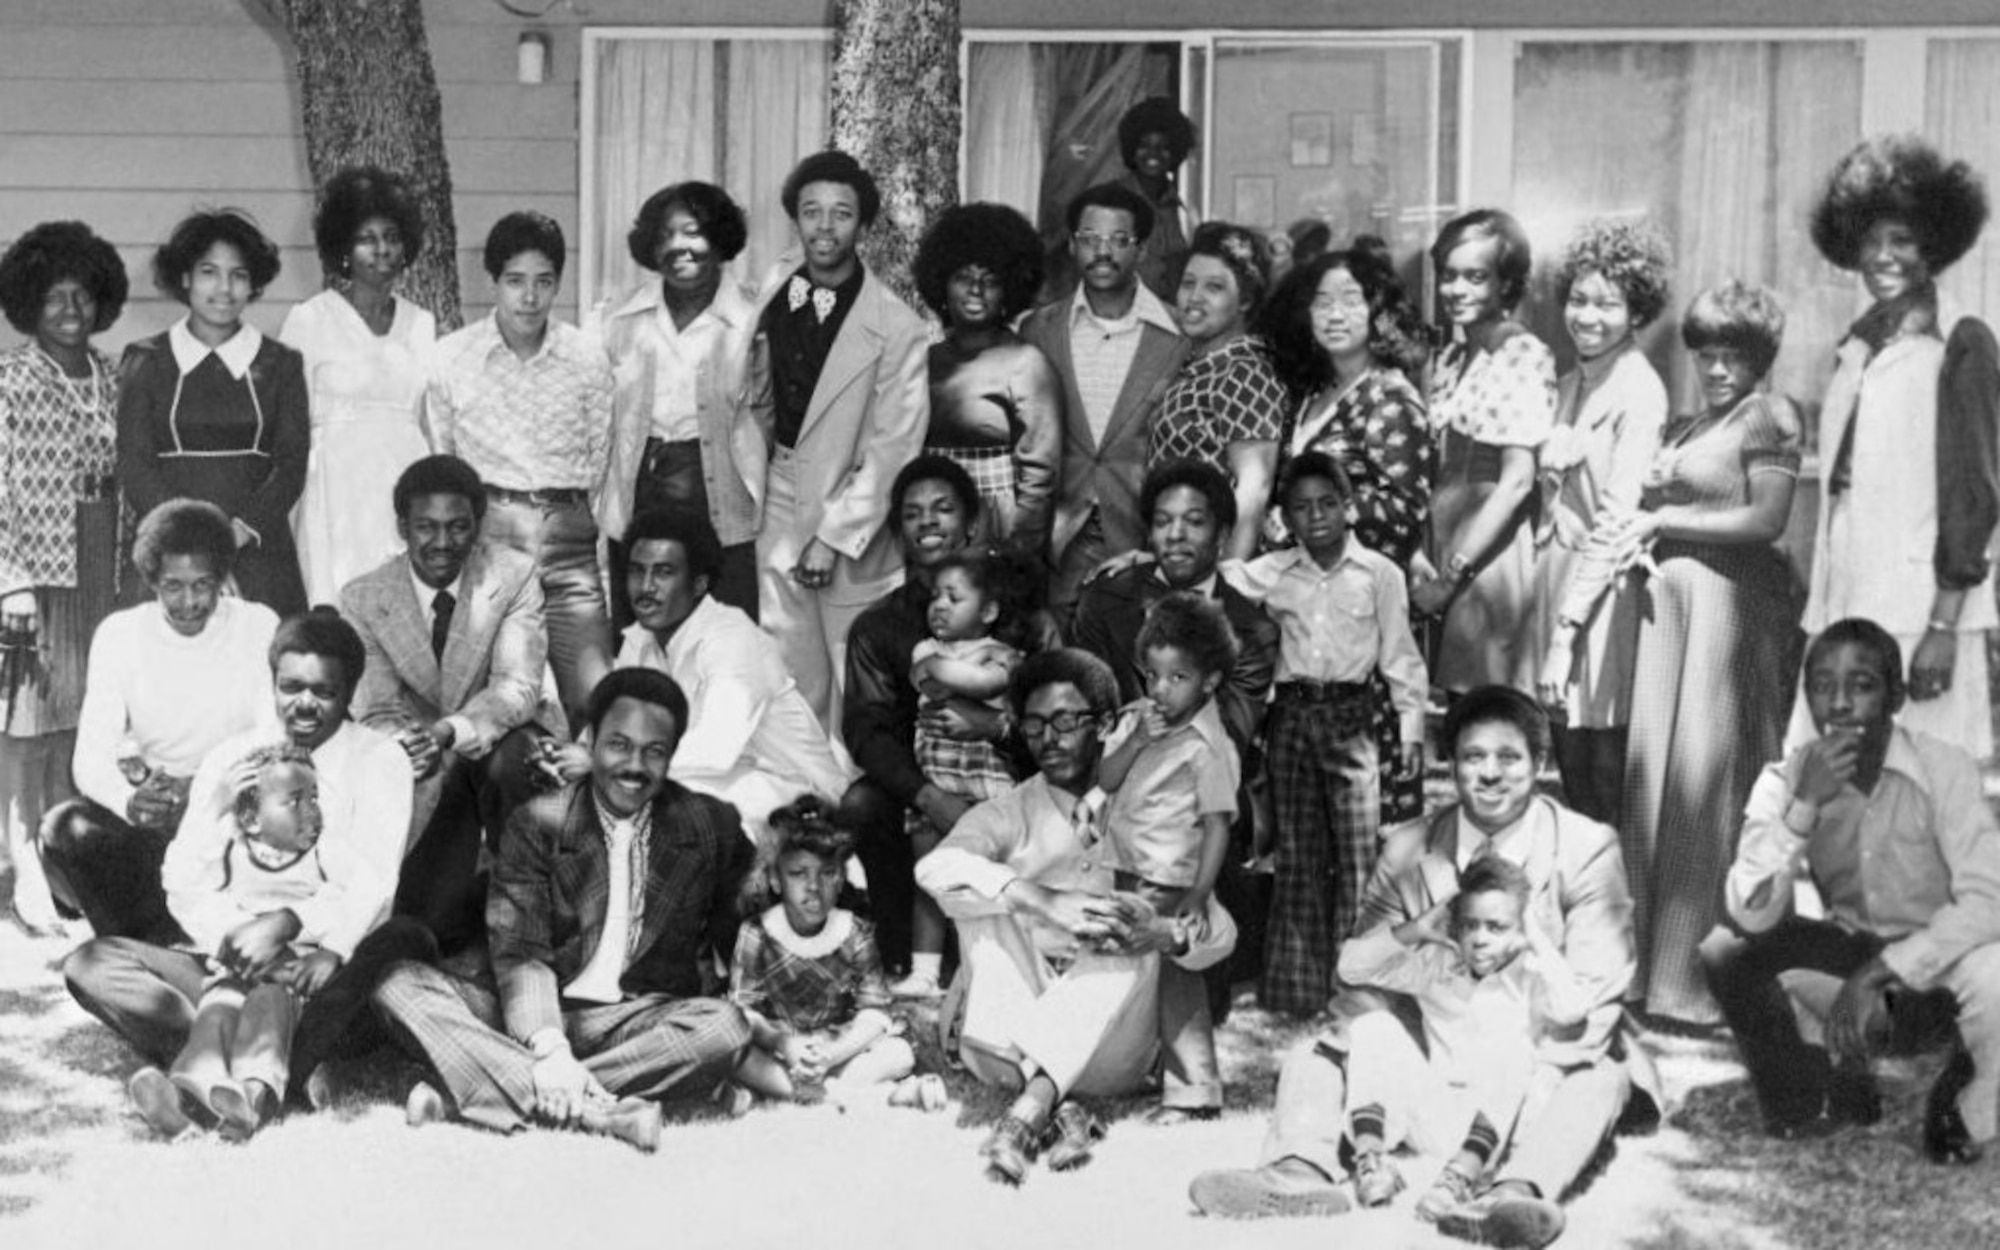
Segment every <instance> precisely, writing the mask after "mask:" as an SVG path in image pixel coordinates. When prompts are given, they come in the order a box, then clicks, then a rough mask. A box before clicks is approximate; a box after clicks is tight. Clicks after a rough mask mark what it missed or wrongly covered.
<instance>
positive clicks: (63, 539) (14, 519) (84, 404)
mask: <svg viewBox="0 0 2000 1250" xmlns="http://www.w3.org/2000/svg"><path fill="white" fill-rule="evenodd" d="M117 411H118V375H117V373H116V371H115V370H113V369H112V367H111V365H110V363H109V362H108V361H106V360H105V359H104V357H102V356H100V355H98V354H97V353H96V352H95V351H93V352H91V353H90V377H89V378H88V379H82V378H71V377H68V376H66V375H65V374H64V373H63V371H62V368H61V366H59V365H57V364H56V362H55V361H53V360H51V359H50V358H49V355H48V353H47V352H44V351H43V350H42V349H41V348H39V347H37V346H36V345H35V344H33V343H24V344H22V345H21V346H20V347H17V348H15V349H14V350H12V351H10V352H7V353H5V354H4V355H0V594H7V593H10V592H12V591H15V590H24V589H27V588H28V587H31V586H66V587H68V586H75V585H76V502H77V500H78V499H84V498H95V497H98V496H101V495H103V494H104V493H105V485H106V484H107V483H108V481H109V479H110V477H111V472H112V468H113V466H114V465H115V464H116V462H117V447H116V445H115V443H114V433H115V430H116V426H115V424H114V416H115V414H116V413H117Z"/></svg>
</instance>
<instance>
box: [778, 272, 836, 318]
mask: <svg viewBox="0 0 2000 1250" xmlns="http://www.w3.org/2000/svg"><path fill="white" fill-rule="evenodd" d="M808 297H810V298H811V300H812V306H813V314H814V315H815V316H817V317H818V318H819V321H820V324H821V325H825V324H826V319H827V318H828V317H831V316H833V306H834V304H835V303H836V302H837V300H838V298H839V297H838V296H836V295H835V294H834V293H833V288H832V287H826V286H814V285H813V284H812V283H811V282H809V281H807V280H806V277H805V275H804V274H796V273H795V274H793V275H792V284H791V286H789V287H787V288H786V291H785V298H786V299H787V300H789V301H790V303H791V307H792V311H793V312H797V311H798V310H799V309H800V308H801V307H803V306H804V304H805V302H806V300H807V298H808Z"/></svg>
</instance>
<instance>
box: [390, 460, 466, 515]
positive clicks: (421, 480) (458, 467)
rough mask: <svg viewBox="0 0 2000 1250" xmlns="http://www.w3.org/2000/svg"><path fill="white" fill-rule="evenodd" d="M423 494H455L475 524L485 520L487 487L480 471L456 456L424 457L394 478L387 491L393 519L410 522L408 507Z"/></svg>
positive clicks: (413, 461)
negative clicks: (465, 503)
mask: <svg viewBox="0 0 2000 1250" xmlns="http://www.w3.org/2000/svg"><path fill="white" fill-rule="evenodd" d="M425 495H457V496H459V497H460V498H462V499H464V500H465V501H466V502H468V503H470V504H471V505H472V519H473V520H474V521H483V520H485V519H486V484H485V483H484V482H482V481H480V480H479V470H477V469H475V468H473V467H472V466H471V465H469V464H467V463H466V462H465V461H463V460H460V459H459V458H458V457H457V456H453V455H449V454H447V453H444V452H439V453H437V454H436V455H431V456H424V457H422V458H421V459H418V460H412V461H411V462H410V464H409V467H408V468H406V469H404V470H403V471H402V472H401V473H400V474H398V475H397V477H396V484H395V486H393V487H391V488H390V492H389V500H390V503H391V504H392V505H393V506H394V507H395V509H396V519H397V520H399V521H407V520H409V519H410V505H412V504H414V503H416V501H417V500H419V499H421V498H423V497H424V496H425Z"/></svg>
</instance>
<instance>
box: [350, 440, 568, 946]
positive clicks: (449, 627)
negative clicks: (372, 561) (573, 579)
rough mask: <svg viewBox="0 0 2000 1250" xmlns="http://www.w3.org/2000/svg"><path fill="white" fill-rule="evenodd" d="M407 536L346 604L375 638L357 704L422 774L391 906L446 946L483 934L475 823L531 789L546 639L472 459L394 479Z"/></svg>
mask: <svg viewBox="0 0 2000 1250" xmlns="http://www.w3.org/2000/svg"><path fill="white" fill-rule="evenodd" d="M395 507H396V529H397V532H398V533H400V534H401V535H402V537H403V542H404V543H405V545H406V547H407V550H406V552H405V553H404V554H402V555H398V556H394V557H392V558H390V559H389V560H387V561H385V562H384V563H383V564H381V565H379V566H377V567H376V568H374V569H371V570H369V571H368V572H366V573H363V574H362V575H361V576H360V577H357V578H355V579H354V580H353V581H351V582H349V583H348V584H347V586H346V588H345V589H344V590H342V591H341V593H340V600H341V609H342V612H343V613H344V615H345V616H346V617H347V619H348V620H349V621H350V622H352V623H353V625H354V627H355V629H356V630H358V631H359V632H360V634H361V641H362V643H363V644H364V645H365V646H366V647H367V649H368V667H367V670H366V672H365V673H364V674H363V676H362V678H361V686H360V689H359V690H358V691H357V692H356V694H355V697H354V717H355V719H356V720H358V721H360V722H361V723H362V724H364V725H368V726H369V727H371V728H374V729H379V730H381V731H383V732H384V733H390V734H394V735H396V737H397V738H398V740H399V741H401V742H402V744H403V749H404V750H405V751H406V752H408V754H409V757H410V766H411V768H412V769H413V770H414V771H415V773H416V776H417V783H418V784H417V791H416V797H415V800H414V802H413V803H412V804H411V811H410V828H409V836H408V838H407V840H406V844H405V847H404V850H405V853H406V855H407V859H406V860H405V862H404V865H403V875H402V883H401V886H400V887H399V889H398V890H397V896H396V913H397V914H398V915H407V916H414V917H416V918H417V919H419V920H421V921H423V922H424V923H425V924H426V925H428V926H429V927H430V929H431V931H432V932H433V933H435V934H436V935H437V937H438V941H439V943H440V945H442V946H443V947H444V949H445V950H447V951H451V950H456V949H458V948H460V947H463V946H465V945H467V944H469V943H471V942H472V941H474V940H475V939H477V937H478V936H479V930H480V918H481V913H482V911H483V910H484V906H485V895H484V891H483V890H482V888H481V886H480V883H479V879H478V868H479V846H480V831H481V830H482V828H483V829H484V830H485V831H486V835H487V836H488V837H489V838H497V837H498V836H499V834H500V830H501V829H502V828H503V827H504V825H505V820H506V814H507V812H509V811H511V810H512V809H513V808H514V807H516V806H518V805H519V804H521V803H522V802H525V801H526V799H527V797H528V795H527V760H528V758H529V752H530V751H531V750H532V749H533V746H534V741H535V736H536V735H535V733H534V732H533V731H534V730H535V728H536V724H535V723H534V722H537V721H539V722H540V727H541V728H545V729H549V730H553V731H560V730H561V728H562V721H561V713H560V712H559V711H558V710H557V709H555V708H554V707H549V708H546V709H542V708H540V707H539V702H540V699H541V688H542V665H543V661H544V659H545V658H546V656H547V653H548V642H547V637H546V634H545V633H544V630H543V627H542V625H543V622H542V587H541V582H540V579H539V578H538V576H537V574H536V571H535V567H536V566H535V561H534V559H533V558H532V557H530V556H527V555H523V554H522V553H520V552H518V551H515V550H514V549H512V548H510V547H503V546H496V545H491V544H487V543H482V542H481V541H480V540H479V531H480V526H481V524H482V523H483V522H484V520H485V517H486V490H485V488H484V486H483V485H482V484H481V483H480V480H479V474H478V473H477V472H475V471H474V470H473V468H472V466H471V465H469V464H467V463H465V462H464V461H463V460H460V459H458V458H457V457H455V456H427V457H425V458H424V459H422V460H419V461H417V462H416V463H415V464H412V465H411V466H410V467H409V468H407V469H405V470H403V475H402V476H401V477H400V478H398V479H397V480H396V489H395Z"/></svg>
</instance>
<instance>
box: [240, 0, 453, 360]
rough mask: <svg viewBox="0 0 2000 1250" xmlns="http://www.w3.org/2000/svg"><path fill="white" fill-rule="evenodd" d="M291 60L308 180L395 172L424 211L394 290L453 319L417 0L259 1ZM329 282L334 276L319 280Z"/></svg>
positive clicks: (438, 111)
mask: <svg viewBox="0 0 2000 1250" xmlns="http://www.w3.org/2000/svg"><path fill="white" fill-rule="evenodd" d="M263 4H264V7H265V8H266V9H267V10H268V11H269V12H270V13H271V15H272V16H273V17H274V18H276V19H277V21H278V23H279V25H280V26H282V27H283V29H284V31H285V33H286V34H287V35H288V36H290V38H291V42H292V48H293V50H294V52H295V54H296V56H297V63H298V74H299V96H300V102H301V112H302V113H303V115H304V119H305V132H306V164H307V166H308V167H309V168H310V170H311V172H312V179H313V185H314V186H316V187H324V186H325V185H326V183H327V180H328V179H329V178H331V177H332V176H333V175H334V174H336V173H338V172H339V171H340V170H341V169H343V168H345V167H347V166H349V165H375V166H379V167H380V168H382V169H386V170H389V171H391V172H393V173H397V174H401V175H402V176H403V177H404V178H407V179H408V180H409V183H410V190H411V192H412V193H413V194H414V195H415V196H416V198H417V203H418V205H419V206H420V208H421V209H422V211H423V215H424V250H423V253H422V254H421V255H419V256H418V257H417V259H416V260H415V261H414V262H413V263H412V264H411V265H410V268H409V270H408V272H406V273H405V274H404V275H403V281H402V293H403V294H404V295H406V296H408V297H409V298H410V299H411V300H412V301H413V302H415V303H418V304H421V305H423V306H424V307H426V308H428V309H430V310H431V312H432V313H434V314H435V315H436V316H437V324H438V331H439V332H440V333H443V332H445V331H448V330H454V329H457V328H458V325H459V307H458V225H457V222H456V220H455V219H454V218H453V216H452V211H451V164H450V162H449V161H448V160H447V159H446V158H445V151H444V112H443V106H442V104H441V102H440V101H439V98H438V86H437V74H436V72H435V71H434V70H433V69H432V67H431V48H430V40H429V38H428V37H427V36H426V34H425V32H424V14H423V7H422V5H421V3H420V0H263ZM326 278H327V281H328V282H329V283H330V282H331V280H332V275H330V274H329V275H327V276H326Z"/></svg>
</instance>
